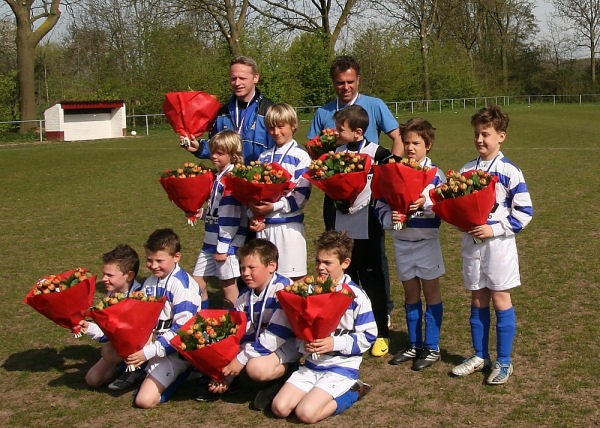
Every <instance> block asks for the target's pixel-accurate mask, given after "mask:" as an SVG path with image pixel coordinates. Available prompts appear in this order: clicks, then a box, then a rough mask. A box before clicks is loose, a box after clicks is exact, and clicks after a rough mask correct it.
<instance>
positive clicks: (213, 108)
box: [163, 91, 221, 137]
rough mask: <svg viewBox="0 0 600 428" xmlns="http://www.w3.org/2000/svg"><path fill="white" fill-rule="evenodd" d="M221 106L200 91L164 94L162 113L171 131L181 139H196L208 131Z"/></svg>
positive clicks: (214, 99) (211, 97)
mask: <svg viewBox="0 0 600 428" xmlns="http://www.w3.org/2000/svg"><path fill="white" fill-rule="evenodd" d="M220 107H221V105H220V104H219V102H218V101H217V99H216V98H215V97H214V96H212V95H210V94H207V93H206V92H201V91H189V92H169V93H167V94H165V100H164V102H163V112H164V114H165V116H166V118H167V120H168V121H169V123H170V124H171V126H172V127H173V130H174V131H175V132H177V133H178V134H179V135H181V136H183V137H197V136H200V135H202V134H203V133H204V132H206V131H209V130H210V129H211V128H212V126H213V123H214V120H215V118H216V117H217V113H218V112H219V108H220Z"/></svg>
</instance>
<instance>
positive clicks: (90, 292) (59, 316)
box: [24, 267, 96, 337]
mask: <svg viewBox="0 0 600 428" xmlns="http://www.w3.org/2000/svg"><path fill="white" fill-rule="evenodd" d="M94 291H96V276H93V275H92V274H91V273H90V272H89V271H88V270H87V269H85V268H81V267H79V268H76V269H73V270H70V271H67V272H63V273H60V274H57V275H48V276H45V277H43V278H40V279H39V280H38V281H37V282H36V283H35V285H34V286H33V287H32V288H31V290H30V291H29V293H27V296H26V297H25V300H24V301H25V303H27V304H28V305H29V306H31V307H32V308H33V309H35V310H36V311H38V312H39V313H40V314H42V315H44V316H45V317H46V318H48V319H50V320H52V321H54V322H55V323H56V324H58V325H60V326H61V327H64V328H68V329H70V330H71V331H72V332H73V334H74V335H75V337H80V336H81V333H80V330H81V327H80V325H79V323H80V321H82V320H83V318H84V314H85V312H86V310H87V308H89V306H90V305H91V304H92V299H93V298H94Z"/></svg>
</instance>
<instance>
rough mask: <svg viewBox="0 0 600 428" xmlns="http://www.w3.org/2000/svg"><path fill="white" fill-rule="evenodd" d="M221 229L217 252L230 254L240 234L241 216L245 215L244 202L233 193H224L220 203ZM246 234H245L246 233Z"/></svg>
mask: <svg viewBox="0 0 600 428" xmlns="http://www.w3.org/2000/svg"><path fill="white" fill-rule="evenodd" d="M218 213H219V231H218V238H217V253H220V254H230V247H231V245H232V244H233V241H234V238H235V237H236V235H237V234H238V231H239V229H240V225H241V218H242V216H245V215H246V213H245V210H244V209H243V207H242V204H241V203H240V202H239V201H238V200H237V199H235V198H234V197H233V196H232V195H231V194H229V195H224V196H223V197H222V198H221V201H220V203H219V211H218ZM244 235H245V234H244Z"/></svg>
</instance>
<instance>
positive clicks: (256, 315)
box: [235, 273, 295, 365]
mask: <svg viewBox="0 0 600 428" xmlns="http://www.w3.org/2000/svg"><path fill="white" fill-rule="evenodd" d="M291 284H292V280H290V279H288V278H286V277H284V276H282V275H279V274H278V273H274V274H273V277H272V278H271V281H270V282H269V284H268V285H267V286H266V287H265V289H264V290H263V291H262V292H261V293H260V294H259V295H256V293H255V292H254V290H253V289H251V288H248V287H246V288H245V289H244V290H243V291H242V292H241V294H240V296H239V297H238V299H237V301H236V304H235V309H236V310H237V311H242V312H244V313H246V317H247V319H248V322H247V324H246V334H245V335H244V337H243V338H242V340H241V343H240V352H239V353H238V355H237V360H238V361H239V362H240V363H241V364H243V365H246V363H248V360H249V359H250V358H256V357H261V356H265V355H269V354H271V353H273V352H275V351H276V350H277V349H278V348H280V347H281V346H282V345H283V344H285V343H286V341H288V340H295V336H294V333H293V332H292V329H291V327H290V323H289V322H288V319H287V316H286V315H285V312H284V311H283V309H282V308H281V304H280V303H279V301H278V300H277V295H276V293H277V292H278V291H279V290H281V289H283V288H284V287H285V286H286V285H291Z"/></svg>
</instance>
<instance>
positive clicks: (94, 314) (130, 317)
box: [87, 297, 167, 358]
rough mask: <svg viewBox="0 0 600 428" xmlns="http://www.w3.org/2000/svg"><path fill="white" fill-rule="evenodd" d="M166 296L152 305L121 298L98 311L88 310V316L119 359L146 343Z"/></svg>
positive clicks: (151, 303)
mask: <svg viewBox="0 0 600 428" xmlns="http://www.w3.org/2000/svg"><path fill="white" fill-rule="evenodd" d="M166 300H167V299H166V297H163V298H161V299H160V300H158V301H156V302H142V301H141V300H137V299H125V300H122V301H120V302H119V303H117V304H115V305H111V306H109V307H107V308H104V309H102V310H99V311H98V310H90V311H89V312H88V314H87V315H88V316H90V317H91V318H92V319H93V320H94V322H95V323H96V324H98V326H99V327H100V328H101V329H102V331H103V332H104V334H105V335H106V338H107V339H108V341H109V342H110V343H111V345H113V347H114V348H115V350H116V351H117V352H118V353H119V355H120V356H121V357H123V358H127V357H128V356H129V355H131V354H133V353H134V352H137V351H139V350H140V349H142V348H143V347H144V345H145V344H146V343H147V342H148V339H149V338H150V335H151V334H152V330H153V329H154V326H155V325H156V321H158V316H159V315H160V312H161V311H162V309H163V307H164V306H165V301H166Z"/></svg>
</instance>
